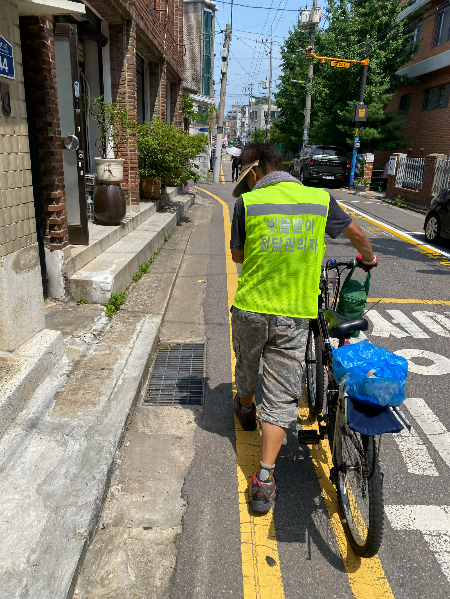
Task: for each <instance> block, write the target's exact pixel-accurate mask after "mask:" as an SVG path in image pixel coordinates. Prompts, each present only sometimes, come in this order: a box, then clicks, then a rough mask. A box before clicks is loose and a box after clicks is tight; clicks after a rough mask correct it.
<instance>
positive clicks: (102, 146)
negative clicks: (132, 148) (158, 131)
mask: <svg viewBox="0 0 450 599" xmlns="http://www.w3.org/2000/svg"><path fill="white" fill-rule="evenodd" d="M88 111H89V117H90V118H91V119H92V120H93V121H94V122H95V123H96V124H97V139H96V142H95V147H96V148H97V150H98V151H99V152H100V156H101V158H95V164H96V167H97V178H98V180H99V182H106V183H120V182H121V181H122V180H123V163H124V160H123V159H122V158H117V156H118V155H119V152H120V149H121V148H122V146H124V145H125V144H126V143H127V141H128V138H129V135H130V133H131V132H132V131H133V129H134V123H133V122H132V121H130V120H129V117H128V110H127V109H126V107H125V106H124V104H122V103H119V102H105V101H104V99H103V96H99V97H98V98H93V99H91V103H90V105H89V108H88ZM111 153H112V154H113V157H111V156H110V154H111Z"/></svg>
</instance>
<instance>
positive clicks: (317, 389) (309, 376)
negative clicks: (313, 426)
mask: <svg viewBox="0 0 450 599" xmlns="http://www.w3.org/2000/svg"><path fill="white" fill-rule="evenodd" d="M322 356H323V349H322V341H321V339H320V335H319V334H315V333H314V330H313V327H310V328H309V332H308V340H307V342H306V353H305V362H306V385H307V390H308V393H307V398H308V408H309V413H310V415H311V416H313V417H314V418H316V417H317V416H318V415H319V414H320V413H321V412H322V409H323V402H324V399H325V394H326V380H327V371H326V368H325V366H324V365H323V358H322Z"/></svg>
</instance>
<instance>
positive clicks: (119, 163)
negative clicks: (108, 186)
mask: <svg viewBox="0 0 450 599" xmlns="http://www.w3.org/2000/svg"><path fill="white" fill-rule="evenodd" d="M124 162H125V161H124V160H123V159H122V158H95V166H96V167H97V179H98V181H99V183H120V182H121V181H123V163H124Z"/></svg>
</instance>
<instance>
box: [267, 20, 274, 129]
mask: <svg viewBox="0 0 450 599" xmlns="http://www.w3.org/2000/svg"><path fill="white" fill-rule="evenodd" d="M272 47H273V35H272V26H270V67H269V68H270V70H269V107H268V110H267V112H268V115H267V121H266V141H267V140H268V138H269V130H270V113H271V110H272Z"/></svg>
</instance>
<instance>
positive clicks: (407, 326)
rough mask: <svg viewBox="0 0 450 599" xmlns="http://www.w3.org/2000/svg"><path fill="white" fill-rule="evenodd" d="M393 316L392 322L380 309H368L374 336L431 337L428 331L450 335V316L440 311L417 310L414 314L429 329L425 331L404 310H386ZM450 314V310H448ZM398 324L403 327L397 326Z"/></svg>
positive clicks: (440, 334)
mask: <svg viewBox="0 0 450 599" xmlns="http://www.w3.org/2000/svg"><path fill="white" fill-rule="evenodd" d="M386 312H387V313H388V314H389V315H390V316H391V318H392V322H391V321H389V320H387V318H385V317H384V316H382V315H381V314H380V313H379V312H378V310H375V309H370V310H368V311H367V318H369V320H371V321H372V324H373V331H372V333H371V335H373V336H374V337H384V338H387V337H390V336H392V337H396V338H397V339H401V338H403V337H412V338H413V339H429V338H430V335H429V334H428V333H433V334H435V335H439V336H441V337H450V318H448V316H444V315H443V314H440V313H438V312H430V311H429V310H415V311H414V312H413V313H412V316H414V318H416V319H417V320H418V321H419V323H420V324H421V325H422V326H423V327H424V328H425V329H426V330H427V331H428V332H425V331H423V330H422V329H421V328H420V327H419V326H418V325H417V324H416V323H415V322H414V321H413V320H412V319H411V318H410V317H409V316H407V315H406V314H405V313H404V312H403V311H402V310H386ZM446 314H450V312H446ZM396 324H398V325H400V326H401V327H403V328H399V327H396V326H395V325H396ZM403 329H404V330H403Z"/></svg>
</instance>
